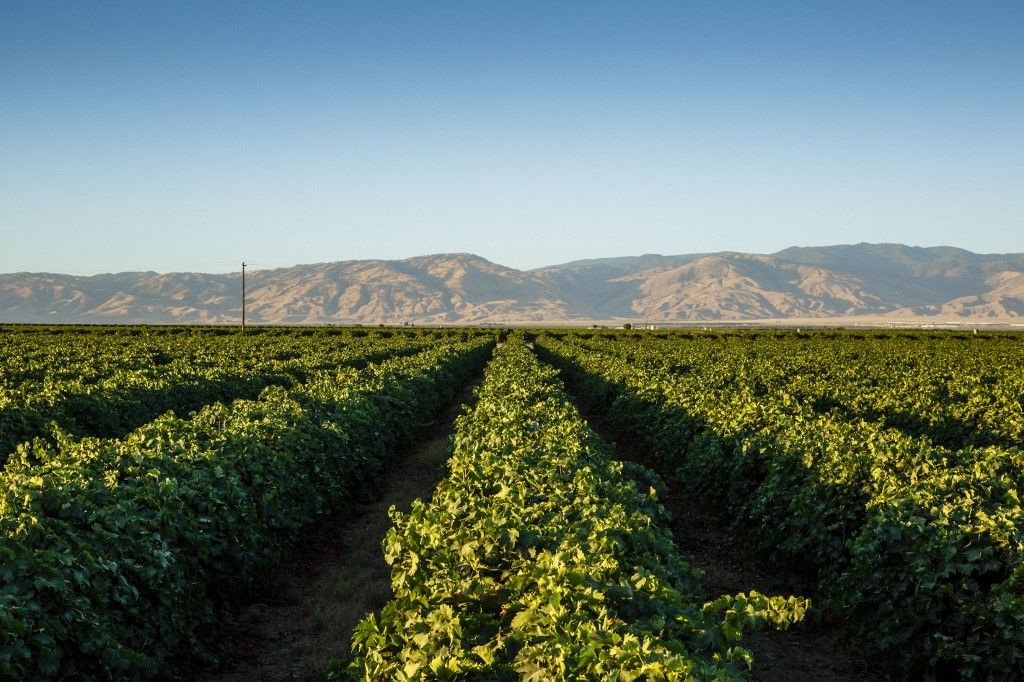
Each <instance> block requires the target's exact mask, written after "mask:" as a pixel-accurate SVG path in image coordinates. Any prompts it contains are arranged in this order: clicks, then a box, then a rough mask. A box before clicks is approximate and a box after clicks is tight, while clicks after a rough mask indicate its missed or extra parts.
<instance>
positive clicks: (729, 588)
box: [577, 401, 882, 682]
mask: <svg viewBox="0 0 1024 682" xmlns="http://www.w3.org/2000/svg"><path fill="white" fill-rule="evenodd" d="M577 408H578V409H580V411H581V414H583V416H584V418H585V419H586V420H587V422H588V424H590V427H591V428H592V429H594V431H596V432H597V433H598V434H599V435H600V436H601V437H602V438H604V439H605V440H606V441H608V442H610V443H614V444H615V447H616V450H617V452H618V455H619V457H620V458H622V459H623V460H629V461H634V462H640V463H644V460H645V457H644V453H643V452H642V449H641V448H639V447H638V446H636V445H635V444H633V443H631V442H629V441H628V440H626V439H623V441H624V442H620V441H619V440H617V439H616V437H615V436H616V434H615V432H614V430H613V429H610V428H609V427H608V424H607V423H606V422H604V421H603V420H602V419H601V417H600V415H597V414H594V413H593V412H590V411H587V410H585V409H584V408H582V406H581V405H580V404H579V403H578V401H577ZM666 485H667V486H668V488H667V489H659V490H658V498H659V500H661V502H662V504H663V505H664V506H665V508H666V509H667V510H668V511H669V514H670V515H671V518H672V520H671V530H672V536H673V538H674V539H675V543H676V546H677V547H678V549H679V553H680V554H681V555H682V556H683V558H684V559H686V560H687V562H688V563H690V565H692V566H696V567H697V568H700V569H701V570H702V571H703V573H704V575H703V577H702V579H701V584H702V586H703V587H704V591H705V593H706V594H707V596H708V598H709V599H712V598H714V597H717V596H719V595H722V594H737V593H739V592H750V591H751V590H756V591H758V592H761V593H762V594H767V595H776V594H779V595H790V594H793V595H800V596H805V597H810V598H811V600H812V609H813V603H814V602H816V599H815V594H814V590H813V588H811V587H810V586H809V585H807V584H806V582H805V581H804V580H801V578H800V577H799V576H797V575H796V574H795V572H792V571H789V570H787V569H786V567H784V566H780V565H776V564H773V563H771V562H769V561H768V560H766V559H764V558H762V557H756V556H750V555H749V553H748V552H746V551H745V549H744V547H743V543H742V541H741V540H740V539H739V538H737V537H735V536H734V535H733V534H732V533H730V532H729V531H728V529H727V525H728V524H727V523H726V522H724V521H723V520H720V519H718V518H717V517H716V516H715V515H714V514H713V513H710V512H709V511H708V510H707V509H705V508H704V507H702V505H701V504H700V503H699V500H692V499H684V497H683V496H681V495H676V494H674V491H673V489H672V487H671V484H670V483H666ZM742 645H743V646H744V647H745V648H747V649H749V650H750V651H751V652H752V653H753V655H754V668H753V677H754V679H755V680H763V681H764V682H793V681H804V680H830V681H833V680H834V681H837V682H860V681H869V680H879V679H882V677H881V675H880V673H879V672H878V667H877V666H873V665H871V663H870V662H869V661H867V660H865V659H864V658H863V657H861V656H859V655H857V654H856V653H855V652H853V651H852V650H851V647H850V646H849V645H848V644H846V643H845V642H844V640H843V639H842V637H841V634H840V632H839V630H838V627H837V626H836V625H835V624H834V623H830V622H828V621H827V620H818V619H817V618H809V619H808V620H807V621H806V622H803V623H798V624H797V625H795V626H793V627H792V628H791V629H790V630H789V631H787V632H778V631H764V632H759V633H753V634H750V635H747V636H746V637H744V638H743V641H742Z"/></svg>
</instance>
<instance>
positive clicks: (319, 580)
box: [199, 378, 480, 682]
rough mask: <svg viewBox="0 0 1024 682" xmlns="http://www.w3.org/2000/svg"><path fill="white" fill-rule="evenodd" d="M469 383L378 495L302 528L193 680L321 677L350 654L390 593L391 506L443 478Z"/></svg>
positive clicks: (399, 460) (403, 504)
mask: <svg viewBox="0 0 1024 682" xmlns="http://www.w3.org/2000/svg"><path fill="white" fill-rule="evenodd" d="M479 381H480V379H479V378H478V379H477V380H476V381H474V382H472V384H470V385H469V386H467V388H466V389H465V390H464V391H463V392H462V394H461V395H459V396H458V397H457V398H456V400H455V403H454V404H453V405H452V406H451V407H450V408H449V409H448V410H447V411H446V412H445V413H444V414H442V415H441V416H440V417H438V418H437V420H436V422H435V426H434V427H433V429H432V430H431V431H430V432H428V433H426V434H424V435H423V437H422V439H421V440H420V441H419V442H418V443H416V444H415V445H414V446H411V447H407V448H405V449H403V450H401V451H400V452H398V453H396V455H395V458H394V461H393V464H392V465H391V466H390V467H389V469H388V473H387V479H386V480H385V481H384V482H383V484H382V490H383V494H382V497H381V498H380V499H379V500H378V501H376V502H373V503H371V504H353V505H352V506H350V507H349V508H348V509H344V510H341V511H340V512H339V513H337V514H334V515H331V516H327V517H324V518H323V519H320V520H318V521H317V522H315V523H314V524H311V525H310V526H309V527H307V528H306V529H305V530H304V531H303V533H302V537H301V538H300V539H299V540H298V542H297V547H296V549H295V550H294V551H293V553H292V555H291V556H290V557H289V558H288V559H287V560H286V561H285V562H284V563H283V564H282V565H281V566H280V568H279V571H280V578H279V580H278V582H277V586H276V589H275V590H274V591H273V592H272V593H268V594H265V595H264V596H263V598H262V599H260V600H259V601H257V602H255V603H252V604H249V605H248V606H246V607H245V608H244V609H242V610H240V611H238V612H235V613H232V614H229V617H228V618H227V620H226V622H225V629H226V630H227V638H226V644H225V648H224V651H223V652H222V654H221V659H222V660H221V663H220V665H219V666H218V667H217V668H215V669H211V670H207V671H206V672H205V673H204V674H203V675H201V676H200V678H199V679H202V680H206V681H208V682H235V681H238V682H241V681H242V680H246V681H248V680H322V679H324V677H325V675H326V670H327V664H328V663H329V662H330V660H331V659H334V658H341V657H342V656H343V655H345V654H347V653H348V651H349V641H350V636H351V634H352V628H353V627H354V626H355V625H356V624H357V623H358V622H359V621H360V620H362V619H363V617H364V616H365V615H366V614H367V613H369V612H372V611H373V612H375V611H379V610H380V609H381V608H382V607H383V606H384V604H385V603H386V602H387V601H388V600H389V599H390V598H391V571H390V568H389V566H388V565H387V564H386V563H385V562H384V556H383V553H382V551H381V546H380V544H381V540H382V539H383V538H384V535H385V533H386V532H387V531H388V529H389V528H390V527H391V519H390V517H389V516H388V509H389V508H390V507H391V506H392V505H394V506H396V507H397V508H398V509H399V510H401V511H408V509H409V507H410V505H411V503H412V501H413V500H414V499H416V498H429V497H430V495H431V494H432V492H433V490H434V487H435V486H436V485H437V483H438V481H440V480H441V478H442V477H443V475H444V464H445V462H446V461H447V460H448V437H449V436H450V435H451V433H452V432H453V431H454V427H455V424H454V421H455V417H457V416H458V415H459V414H461V412H462V405H463V403H466V402H468V401H469V400H470V399H471V398H472V388H473V387H474V386H476V384H477V383H479Z"/></svg>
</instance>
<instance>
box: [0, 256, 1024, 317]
mask: <svg viewBox="0 0 1024 682" xmlns="http://www.w3.org/2000/svg"><path fill="white" fill-rule="evenodd" d="M240 284H241V282H240V275H239V274H202V273H166V274H158V273H155V272H123V273H117V274H104V275H94V276H90V277H85V276H74V275H60V274H50V273H27V272H19V273H9V274H0V322H65V323H67V322H89V323H99V322H103V323H109V322H114V323H146V322H155V323H161V322H167V323H210V324H219V323H237V322H238V321H239V319H240V317H241V296H240V288H241V287H240ZM246 286H247V296H246V302H247V307H246V316H247V320H248V321H251V322H253V323H258V324H259V323H262V324H324V323H335V324H353V323H360V324H378V323H386V324H404V323H413V324H485V323H495V324H502V323H514V322H520V323H522V322H544V323H556V322H576V323H580V322H586V321H648V322H682V321H739V320H781V319H808V318H813V319H831V318H858V317H867V316H874V317H884V318H892V319H894V320H899V319H909V318H920V317H924V318H935V319H939V318H941V319H945V320H949V319H954V320H989V321H997V320H1001V321H1012V320H1013V318H1020V317H1021V316H1024V254H1019V253H1018V254H976V253H972V252H970V251H965V250H963V249H958V248H953V247H928V248H921V247H911V246H904V245H902V244H865V243H862V244H855V245H840V246H827V247H793V248H788V249H785V250H783V251H779V252H777V253H773V254H768V255H762V254H748V253H735V252H720V253H705V254H690V255H680V256H660V255H653V254H652V255H644V256H628V257H619V258H600V259H590V260H580V261H574V262H571V263H564V264H562V265H552V266H548V267H543V268H538V269H535V270H526V271H523V270H516V269H513V268H508V267H505V266H502V265H498V264H497V263H493V262H491V261H489V260H486V259H484V258H481V257H479V256H475V255H472V254H465V253H455V254H437V255H431V256H420V257H416V258H408V259H405V260H353V261H339V262H332V263H317V264H312V265H296V266H293V267H288V268H279V269H274V270H259V271H254V272H250V273H247V276H246Z"/></svg>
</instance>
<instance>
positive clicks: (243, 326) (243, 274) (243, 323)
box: [242, 261, 245, 334]
mask: <svg viewBox="0 0 1024 682" xmlns="http://www.w3.org/2000/svg"><path fill="white" fill-rule="evenodd" d="M242 333H243V334H244V333H245V261H242Z"/></svg>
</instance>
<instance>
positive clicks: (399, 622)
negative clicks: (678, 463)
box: [331, 339, 808, 680]
mask: <svg viewBox="0 0 1024 682" xmlns="http://www.w3.org/2000/svg"><path fill="white" fill-rule="evenodd" d="M555 374H556V372H555V370H553V369H551V368H550V367H546V366H544V365H542V364H541V363H539V362H538V360H537V359H536V357H535V356H534V355H533V354H532V353H531V352H530V350H529V349H528V348H527V347H526V346H525V345H524V344H523V343H522V342H521V341H519V340H515V339H513V340H511V341H509V342H508V343H506V344H504V345H503V346H501V347H500V348H499V349H498V350H497V352H496V354H495V358H494V360H493V361H492V362H491V364H490V365H489V366H488V368H487V370H486V374H485V380H484V382H483V384H482V385H481V386H480V387H479V388H478V389H477V402H476V405H475V407H474V408H473V409H472V411H470V412H469V413H467V414H465V415H463V416H462V417H460V418H459V420H458V422H457V429H456V433H455V435H454V437H453V443H452V450H453V454H452V457H451V460H450V462H449V466H450V473H449V475H448V477H447V478H446V479H445V480H444V481H442V482H441V484H440V485H439V486H438V488H437V489H436V491H435V493H434V495H433V498H432V499H431V500H430V501H429V502H423V501H419V500H417V501H416V502H414V503H413V505H412V508H411V510H410V512H409V513H407V514H402V513H399V512H396V511H395V510H392V518H393V519H394V522H395V525H394V527H393V528H392V529H391V531H389V533H388V535H387V537H386V538H385V540H384V543H383V544H384V553H385V558H386V560H387V561H388V563H389V564H390V565H391V566H392V586H393V589H394V592H395V596H394V599H393V600H392V601H390V602H389V603H388V604H387V605H386V606H385V607H384V609H383V611H382V613H381V614H380V617H379V619H378V618H377V617H376V616H373V615H371V616H369V617H368V618H367V619H366V620H364V621H363V622H362V623H361V624H360V625H359V626H357V628H356V630H355V632H354V634H353V645H352V646H353V652H352V656H351V658H350V659H349V660H348V661H347V663H346V662H342V661H337V662H336V663H335V664H334V665H333V667H332V671H331V677H332V678H333V679H345V678H350V679H366V680H385V679H386V680H413V679H417V680H418V679H437V680H454V679H474V680H516V679H524V680H549V679H607V680H637V679H668V680H683V679H692V678H699V679H711V678H714V679H731V678H743V677H745V676H746V673H747V671H748V670H749V666H750V664H751V655H750V653H749V652H748V651H746V650H745V649H743V648H742V647H740V646H739V644H738V642H739V640H740V637H741V634H742V632H743V630H744V629H749V628H752V627H755V626H758V625H762V624H765V623H772V624H775V625H778V626H783V627H784V626H787V625H788V624H790V623H792V622H794V621H796V620H799V619H800V618H802V616H803V614H804V611H805V609H806V608H807V606H808V602H807V601H806V600H804V599H800V598H796V597H789V598H783V597H770V598H769V597H765V596H763V595H760V594H757V593H751V594H749V595H738V596H736V597H730V596H723V597H721V598H718V599H715V600H714V601H711V602H705V600H704V597H703V595H702V591H701V587H700V582H699V572H698V571H697V570H695V569H693V568H691V567H690V566H688V565H687V564H686V563H685V562H684V561H683V560H682V559H681V558H680V556H679V554H678V553H677V551H676V548H675V546H674V545H673V541H672V536H671V534H670V532H669V531H668V530H667V529H666V527H665V525H664V521H665V520H666V519H665V511H664V509H663V507H662V506H661V505H660V504H659V503H658V501H657V497H656V492H655V490H654V489H653V488H651V489H644V490H641V489H639V488H638V485H637V483H636V482H635V481H636V480H637V479H641V480H646V479H648V478H649V477H653V474H652V473H651V472H648V471H645V470H641V469H640V468H638V467H635V466H634V465H626V464H623V463H622V462H617V461H615V460H614V459H613V457H612V454H613V453H612V450H611V448H610V446H609V445H608V444H606V443H605V442H604V441H602V440H601V439H600V438H599V437H598V436H597V435H596V434H595V433H594V432H593V431H591V430H590V429H589V428H588V427H587V425H586V423H585V422H584V421H583V420H582V418H581V417H580V415H579V413H578V412H577V411H576V409H575V408H574V407H573V406H572V404H571V403H570V402H569V399H568V398H567V396H566V395H565V394H564V393H563V391H562V388H561V384H560V382H559V381H558V380H557V379H556V378H555Z"/></svg>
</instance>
